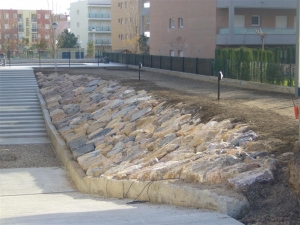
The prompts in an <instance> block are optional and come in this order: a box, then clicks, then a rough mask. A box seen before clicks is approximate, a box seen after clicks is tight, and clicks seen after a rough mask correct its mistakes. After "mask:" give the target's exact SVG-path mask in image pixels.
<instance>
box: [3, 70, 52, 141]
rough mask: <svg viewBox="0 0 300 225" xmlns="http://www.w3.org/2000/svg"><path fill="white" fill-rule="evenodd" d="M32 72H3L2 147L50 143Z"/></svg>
mask: <svg viewBox="0 0 300 225" xmlns="http://www.w3.org/2000/svg"><path fill="white" fill-rule="evenodd" d="M37 89H38V85H37V82H36V78H35V76H34V73H33V70H32V69H31V68H23V69H13V68H5V69H3V68H1V69H0V145H7V144H36V143H50V141H49V138H48V135H47V131H46V127H45V122H44V117H43V114H42V110H41V107H40V104H39V100H38V97H37V94H36V90H37Z"/></svg>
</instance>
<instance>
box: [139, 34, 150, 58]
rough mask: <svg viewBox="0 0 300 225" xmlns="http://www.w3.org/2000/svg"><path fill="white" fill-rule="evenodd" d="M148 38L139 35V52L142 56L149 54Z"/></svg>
mask: <svg viewBox="0 0 300 225" xmlns="http://www.w3.org/2000/svg"><path fill="white" fill-rule="evenodd" d="M148 41H149V38H148V37H146V36H145V35H140V38H139V50H140V53H142V54H149V52H150V46H149V45H148Z"/></svg>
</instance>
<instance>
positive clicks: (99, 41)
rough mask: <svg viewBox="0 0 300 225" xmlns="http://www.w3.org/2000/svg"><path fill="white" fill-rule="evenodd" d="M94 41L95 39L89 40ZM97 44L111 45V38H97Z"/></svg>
mask: <svg viewBox="0 0 300 225" xmlns="http://www.w3.org/2000/svg"><path fill="white" fill-rule="evenodd" d="M91 41H93V39H90V40H89V42H91ZM95 44H96V45H101V44H103V45H111V40H108V39H98V40H97V39H96V40H95Z"/></svg>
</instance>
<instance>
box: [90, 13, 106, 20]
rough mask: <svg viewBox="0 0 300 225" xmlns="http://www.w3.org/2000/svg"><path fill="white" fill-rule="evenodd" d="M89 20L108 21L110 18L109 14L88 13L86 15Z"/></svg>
mask: <svg viewBox="0 0 300 225" xmlns="http://www.w3.org/2000/svg"><path fill="white" fill-rule="evenodd" d="M88 17H89V18H93V19H101V18H103V19H110V18H111V16H110V14H109V13H89V14H88Z"/></svg>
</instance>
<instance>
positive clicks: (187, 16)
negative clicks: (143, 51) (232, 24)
mask: <svg viewBox="0 0 300 225" xmlns="http://www.w3.org/2000/svg"><path fill="white" fill-rule="evenodd" d="M150 21H151V27H150V32H151V38H150V53H151V54H152V55H171V56H181V57H182V56H184V57H198V58H212V57H214V52H215V47H216V1H215V0H179V1H175V2H174V1H172V0H164V1H160V0H152V1H151V7H150Z"/></svg>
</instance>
